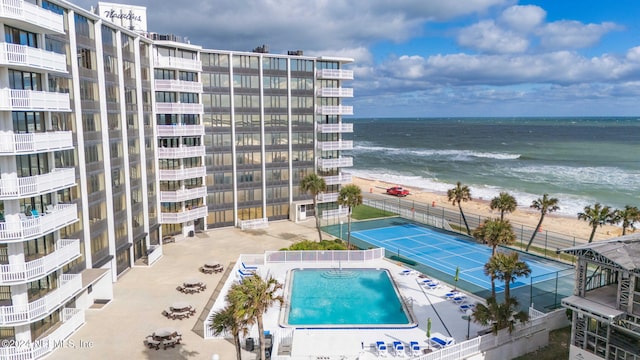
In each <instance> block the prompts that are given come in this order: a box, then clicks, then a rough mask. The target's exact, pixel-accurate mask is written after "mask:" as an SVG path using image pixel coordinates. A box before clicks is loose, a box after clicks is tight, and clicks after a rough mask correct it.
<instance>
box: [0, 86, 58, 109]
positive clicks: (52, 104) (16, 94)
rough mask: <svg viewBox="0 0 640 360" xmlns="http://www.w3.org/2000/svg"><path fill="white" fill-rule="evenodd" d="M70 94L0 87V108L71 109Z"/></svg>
mask: <svg viewBox="0 0 640 360" xmlns="http://www.w3.org/2000/svg"><path fill="white" fill-rule="evenodd" d="M69 104H70V103H69V94H63V93H57V92H48V91H34V90H13V89H0V110H4V111H35V110H40V111H65V112H68V111H71V108H70V105H69Z"/></svg>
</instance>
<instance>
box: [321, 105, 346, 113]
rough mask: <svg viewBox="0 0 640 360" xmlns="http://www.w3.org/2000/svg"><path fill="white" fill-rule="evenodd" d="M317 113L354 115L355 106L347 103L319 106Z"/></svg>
mask: <svg viewBox="0 0 640 360" xmlns="http://www.w3.org/2000/svg"><path fill="white" fill-rule="evenodd" d="M316 113H317V114H320V115H353V106H346V105H324V106H318V107H317V110H316Z"/></svg>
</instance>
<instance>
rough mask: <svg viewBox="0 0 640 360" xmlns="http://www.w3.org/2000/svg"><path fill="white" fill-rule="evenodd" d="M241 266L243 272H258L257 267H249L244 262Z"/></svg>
mask: <svg viewBox="0 0 640 360" xmlns="http://www.w3.org/2000/svg"><path fill="white" fill-rule="evenodd" d="M240 266H242V270H244V271H256V270H258V267H257V266H247V265H245V263H244V262H240Z"/></svg>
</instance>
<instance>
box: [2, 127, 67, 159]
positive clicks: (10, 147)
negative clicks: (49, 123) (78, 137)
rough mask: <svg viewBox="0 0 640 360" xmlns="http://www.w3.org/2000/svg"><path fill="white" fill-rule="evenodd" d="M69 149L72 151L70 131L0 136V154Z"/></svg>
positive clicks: (5, 134) (4, 134)
mask: <svg viewBox="0 0 640 360" xmlns="http://www.w3.org/2000/svg"><path fill="white" fill-rule="evenodd" d="M69 149H73V136H72V132H71V131H50V132H36V133H28V134H15V133H3V134H0V154H23V153H35V152H44V151H55V150H69Z"/></svg>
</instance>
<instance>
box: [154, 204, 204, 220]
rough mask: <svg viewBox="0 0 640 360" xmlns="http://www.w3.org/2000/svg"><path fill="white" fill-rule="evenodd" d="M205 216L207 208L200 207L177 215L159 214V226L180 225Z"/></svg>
mask: <svg viewBox="0 0 640 360" xmlns="http://www.w3.org/2000/svg"><path fill="white" fill-rule="evenodd" d="M206 216H207V207H206V206H201V207H198V208H195V209H191V210H185V211H181V212H177V213H160V223H161V224H182V223H185V222H188V221H193V220H196V219H200V218H203V217H206Z"/></svg>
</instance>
